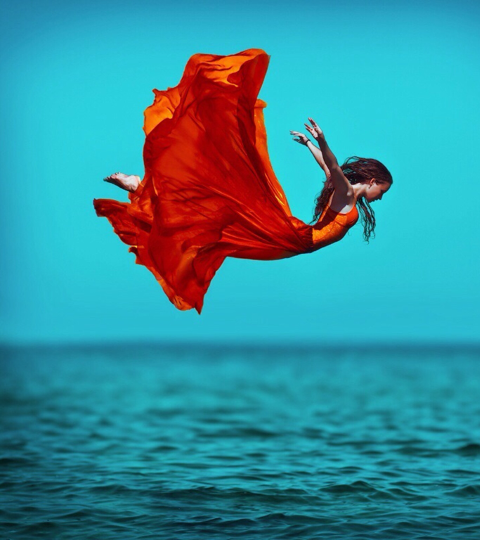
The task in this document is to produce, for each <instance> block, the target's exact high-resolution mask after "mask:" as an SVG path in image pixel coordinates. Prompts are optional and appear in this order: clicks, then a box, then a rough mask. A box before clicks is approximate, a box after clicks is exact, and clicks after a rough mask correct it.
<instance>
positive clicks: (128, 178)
mask: <svg viewBox="0 0 480 540" xmlns="http://www.w3.org/2000/svg"><path fill="white" fill-rule="evenodd" d="M104 180H105V182H110V184H114V185H116V186H118V187H119V188H122V189H125V190H126V191H132V192H133V191H135V190H136V189H137V187H138V186H139V184H140V176H135V175H133V174H131V175H128V174H123V173H121V172H116V173H114V174H111V175H110V176H107V177H106V178H104Z"/></svg>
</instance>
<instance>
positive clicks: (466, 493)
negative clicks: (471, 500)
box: [449, 484, 480, 497]
mask: <svg viewBox="0 0 480 540" xmlns="http://www.w3.org/2000/svg"><path fill="white" fill-rule="evenodd" d="M449 494H450V495H454V496H457V497H470V496H472V495H473V496H476V495H480V485H475V484H472V485H468V486H463V487H461V488H457V489H454V490H453V491H450V492H449Z"/></svg>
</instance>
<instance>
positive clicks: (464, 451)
mask: <svg viewBox="0 0 480 540" xmlns="http://www.w3.org/2000/svg"><path fill="white" fill-rule="evenodd" d="M452 452H455V453H456V454H460V455H462V456H478V455H480V444H477V443H469V444H465V445H463V446H460V447H459V448H454V449H453V450H452Z"/></svg>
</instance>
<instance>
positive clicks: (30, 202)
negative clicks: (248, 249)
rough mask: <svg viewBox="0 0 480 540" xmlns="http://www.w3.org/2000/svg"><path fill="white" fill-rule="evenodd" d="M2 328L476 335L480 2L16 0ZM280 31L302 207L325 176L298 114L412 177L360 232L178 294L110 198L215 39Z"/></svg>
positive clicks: (272, 74) (147, 334) (198, 336)
mask: <svg viewBox="0 0 480 540" xmlns="http://www.w3.org/2000/svg"><path fill="white" fill-rule="evenodd" d="M2 10H3V15H2V18H1V19H2V20H1V23H0V58H1V63H2V70H1V78H2V86H1V97H2V103H1V106H2V124H3V125H2V141H1V142H2V160H1V165H0V166H1V170H2V186H3V190H2V212H1V215H0V224H1V226H2V233H3V234H2V257H1V263H0V264H1V271H2V282H1V297H0V301H1V313H0V340H2V341H8V342H22V343H25V342H37V341H51V340H53V341H71V340H73V341H84V340H85V341H91V340H93V341H111V340H116V339H125V340H130V339H131V340H150V339H153V340H164V339H168V340H175V339H185V340H190V339H192V340H205V341H211V340H222V341H225V340H229V339H234V340H247V341H248V340H255V341H261V340H267V341H272V342H278V341H282V340H288V341H299V342H309V341H342V342H350V341H359V340H360V341H370V340H374V341H376V340H381V341H385V340H415V341H417V340H446V341H448V340H453V341H463V340H470V341H471V340H475V341H478V339H479V336H480V334H479V321H480V277H479V276H480V273H479V268H480V250H479V224H478V223H479V217H478V216H479V210H478V206H479V200H478V199H479V197H478V182H479V181H478V178H477V174H478V173H475V170H476V168H477V167H478V148H479V146H480V130H479V121H480V107H479V106H478V99H479V96H480V70H479V65H480V63H479V60H480V17H479V15H480V8H479V6H478V4H477V5H476V4H475V3H474V2H453V1H443V2H430V3H428V2H422V3H421V4H420V7H419V5H417V3H413V2H406V3H405V2H396V3H395V4H393V3H392V4H391V5H390V6H389V4H388V3H385V2H368V1H366V2H361V3H358V2H348V1H340V2H331V1H329V2H322V1H316V2H313V1H296V2H286V1H285V2H282V1H280V2H278V1H273V0H271V1H270V0H267V1H263V2H259V3H253V2H250V1H249V0H246V1H243V2H238V1H235V2H226V3H220V2H211V1H210V0H207V1H205V2H204V1H202V2H185V1H183V0H180V1H177V2H163V1H162V0H156V1H145V2H142V1H124V2H121V1H120V2H118V1H116V0H115V1H114V0H111V1H110V0H109V1H105V0H100V1H99V2H91V1H82V2H59V1H53V0H46V1H41V2H37V1H33V0H25V1H21V2H9V3H8V4H5V5H4V7H3V8H2ZM252 47H254V48H262V49H264V50H265V51H266V52H267V53H268V54H269V55H270V56H271V59H270V66H269V70H268V72H267V76H266V79H265V83H264V85H263V87H262V89H261V92H260V95H259V97H260V98H262V99H263V100H265V101H266V102H267V104H268V106H267V108H266V109H265V122H266V127H267V134H268V145H269V151H270V157H271V161H272V164H273V167H274V170H275V171H276V174H277V177H278V178H279V180H280V182H281V184H282V185H283V187H284V189H285V192H286V194H287V197H288V200H289V203H290V206H291V209H292V211H293V213H294V215H296V216H297V217H299V218H300V219H303V220H304V221H306V222H308V221H310V220H311V218H312V211H313V205H314V198H315V196H316V195H317V194H318V193H319V191H320V188H321V184H322V180H323V175H322V174H321V173H322V171H321V170H320V169H319V167H318V166H317V165H316V163H315V161H314V159H313V157H312V156H311V155H310V153H309V152H308V150H306V149H305V148H304V147H303V146H300V145H298V144H297V143H295V142H293V141H292V138H291V136H290V135H289V131H290V130H291V129H293V130H301V129H302V126H303V122H304V121H306V118H307V116H312V117H313V118H315V119H316V120H317V122H318V123H319V125H320V126H321V127H322V128H323V130H324V132H325V135H326V137H327V141H328V142H329V144H330V147H331V148H332V150H333V152H334V153H335V154H336V156H337V158H338V160H339V161H340V162H343V160H344V159H345V158H347V157H348V156H352V155H359V156H363V157H374V158H376V159H379V160H380V161H382V162H383V163H384V164H385V165H386V166H387V167H388V168H389V170H390V171H391V172H392V174H393V177H394V186H393V188H392V189H391V190H390V191H389V193H388V194H387V195H386V196H385V197H384V199H383V200H382V201H380V202H376V203H374V209H375V212H376V217H377V237H376V238H375V239H374V240H372V241H371V242H370V244H366V243H365V242H364V240H363V238H362V227H361V225H360V221H359V223H358V224H357V225H356V227H355V228H353V229H352V230H351V231H350V233H349V235H348V236H347V237H346V238H344V239H343V240H342V241H341V242H339V243H337V244H334V245H332V246H329V247H327V248H325V249H323V250H320V251H317V252H315V253H313V254H309V255H301V256H298V257H294V258H292V259H286V260H281V261H275V262H262V261H249V260H240V259H227V260H226V261H225V263H224V264H223V266H222V267H221V268H220V270H219V271H218V272H217V274H216V276H215V277H214V279H213V281H212V284H211V286H210V289H209V291H208V293H207V295H206V298H205V304H204V309H203V312H202V315H200V316H199V315H198V314H197V313H196V312H195V311H194V310H191V311H189V312H180V311H177V310H176V309H175V308H174V307H173V305H172V304H171V303H170V302H169V301H168V299H167V297H166V296H165V294H164V293H163V291H162V289H161V288H160V286H159V285H157V283H156V281H155V279H154V277H153V276H152V275H151V274H150V272H149V271H148V270H147V269H146V268H144V267H142V266H138V265H135V264H134V255H133V254H130V253H128V251H127V249H128V248H127V246H126V245H125V244H123V243H122V242H121V241H120V240H119V239H118V237H117V236H116V235H114V233H113V232H112V229H111V226H110V225H109V223H108V221H107V220H106V219H104V218H102V219H100V218H98V217H97V216H96V214H95V211H94V209H93V205H92V200H93V198H117V199H119V200H127V198H126V193H125V192H122V191H121V190H119V189H118V188H116V187H115V186H112V185H110V184H106V183H105V182H102V178H103V177H105V176H107V175H109V174H111V173H113V172H115V171H123V172H126V173H130V174H138V175H140V176H143V173H144V169H143V161H142V147H143V142H144V134H143V131H142V125H143V111H144V109H145V108H146V107H147V106H149V105H150V104H151V103H152V101H153V93H152V89H153V88H157V89H165V88H167V87H169V86H170V87H171V86H175V85H177V84H178V82H179V80H180V77H181V75H182V72H183V68H184V66H185V64H186V62H187V60H188V58H189V57H190V56H191V55H192V54H194V53H198V52H202V53H212V54H232V53H236V52H239V51H241V50H244V49H247V48H252Z"/></svg>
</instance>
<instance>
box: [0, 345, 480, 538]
mask: <svg viewBox="0 0 480 540" xmlns="http://www.w3.org/2000/svg"><path fill="white" fill-rule="evenodd" d="M0 355H1V360H0V538H5V539H26V540H31V539H35V538H48V539H52V540H54V539H64V538H65V539H73V538H81V539H95V540H97V539H100V540H108V539H112V540H113V539H115V540H119V539H136V538H139V539H140V538H141V539H146V538H149V539H172V540H176V539H192V540H193V539H212V540H213V539H228V538H242V539H246V540H249V539H252V540H253V539H260V538H261V539H264V538H265V539H287V538H298V539H302V540H308V539H313V538H315V539H330V538H338V539H342V540H349V539H365V540H371V539H377V538H378V539H382V540H387V539H390V538H402V539H409V540H410V539H422V540H427V539H429V540H433V539H445V540H446V539H448V540H454V539H459V540H460V539H462V540H463V539H467V538H472V539H479V538H480V349H479V348H476V347H474V346H470V347H466V346H464V347H462V346H450V347H447V346H443V347H441V346H438V347H433V346H424V347H420V346H407V345H402V346H400V345H397V346H394V345H392V346H377V347H368V346H362V347H361V346H356V347H355V346H349V347H341V346H331V347H326V346H308V347H307V346H305V347H295V346H287V345H285V346H275V347H273V346H268V345H264V346H258V345H251V346H248V345H228V344H223V345H222V344H217V345H206V344H203V345H200V344H183V345H182V344H168V345H159V344H157V345H155V344H151V345H145V344H138V345H134V344H118V345H111V346H95V345H92V346H86V345H85V346H70V347H67V346H64V347H58V346H57V347H53V346H52V347H48V346H42V347H17V348H16V347H6V346H5V347H3V348H2V349H0Z"/></svg>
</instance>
